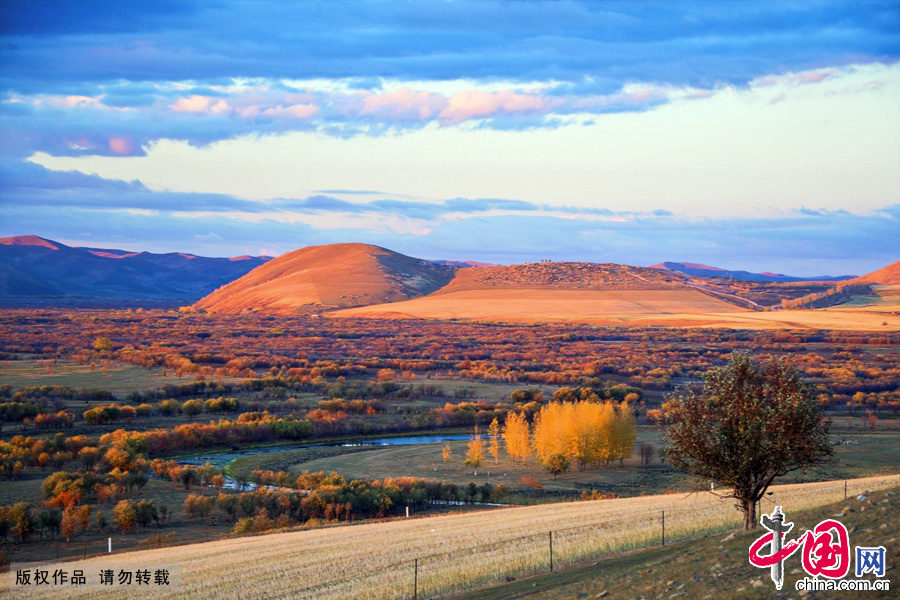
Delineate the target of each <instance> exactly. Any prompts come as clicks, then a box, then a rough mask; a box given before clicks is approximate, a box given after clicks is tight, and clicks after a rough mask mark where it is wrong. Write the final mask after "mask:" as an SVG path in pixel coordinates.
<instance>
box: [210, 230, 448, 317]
mask: <svg viewBox="0 0 900 600" xmlns="http://www.w3.org/2000/svg"><path fill="white" fill-rule="evenodd" d="M455 272H456V267H453V266H448V265H440V264H437V263H433V262H429V261H425V260H420V259H417V258H412V257H409V256H405V255H403V254H399V253H397V252H393V251H391V250H387V249H385V248H381V247H378V246H371V245H368V244H331V245H328V246H309V247H306V248H301V249H299V250H295V251H293V252H288V253H287V254H283V255H282V256H279V257H278V258H276V259H274V260H272V261H270V262H268V263H266V264H265V265H262V266H260V267H257V268H256V269H254V270H253V271H251V272H250V273H248V274H247V275H245V276H243V277H241V278H240V279H238V280H236V281H233V282H231V283H229V284H228V285H225V286H223V287H221V288H219V289H218V290H216V291H215V292H213V293H212V294H210V295H209V296H207V297H205V298H203V299H202V300H200V301H199V302H197V303H196V305H195V306H196V308H200V309H204V310H207V311H209V312H224V313H240V312H244V311H250V310H252V311H260V312H264V313H271V314H283V315H287V314H297V313H303V312H312V311H316V312H317V311H318V310H320V309H322V308H323V307H346V306H360V305H369V304H383V303H390V302H397V301H400V300H408V299H410V298H415V297H418V296H423V295H425V294H429V293H431V292H433V291H435V290H437V289H439V288H441V287H443V286H444V285H446V284H447V283H448V282H449V281H450V280H451V279H452V278H453V275H454V273H455Z"/></svg>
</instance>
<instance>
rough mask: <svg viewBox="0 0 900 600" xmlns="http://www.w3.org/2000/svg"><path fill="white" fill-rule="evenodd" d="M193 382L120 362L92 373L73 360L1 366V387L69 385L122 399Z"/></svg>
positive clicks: (193, 379)
mask: <svg viewBox="0 0 900 600" xmlns="http://www.w3.org/2000/svg"><path fill="white" fill-rule="evenodd" d="M192 381H195V378H194V377H193V376H188V377H177V376H175V374H174V373H171V372H170V373H168V374H166V375H165V376H164V375H163V370H162V369H158V368H153V369H146V368H143V367H138V366H136V365H131V364H128V363H122V362H118V361H108V362H107V363H106V364H97V365H95V367H94V368H93V369H91V365H89V364H81V363H77V362H74V361H71V360H39V359H23V360H15V361H11V360H8V361H2V362H0V385H3V384H8V385H11V386H13V387H22V386H31V385H66V386H69V387H72V388H76V389H79V388H87V389H95V388H96V389H103V390H107V391H109V392H112V393H113V394H116V395H123V394H127V393H128V392H142V391H145V390H148V389H155V388H157V387H159V386H161V385H164V384H167V383H168V384H179V383H190V382H192Z"/></svg>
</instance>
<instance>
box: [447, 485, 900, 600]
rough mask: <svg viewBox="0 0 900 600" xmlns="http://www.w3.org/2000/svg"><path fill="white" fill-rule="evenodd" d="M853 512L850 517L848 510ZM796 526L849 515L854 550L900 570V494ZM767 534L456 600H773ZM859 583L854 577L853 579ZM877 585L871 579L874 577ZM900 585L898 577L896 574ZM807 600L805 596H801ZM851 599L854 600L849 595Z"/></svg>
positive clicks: (652, 553) (815, 515)
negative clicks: (762, 556)
mask: <svg viewBox="0 0 900 600" xmlns="http://www.w3.org/2000/svg"><path fill="white" fill-rule="evenodd" d="M848 507H849V508H850V509H852V511H846V510H845V509H847V508H848ZM786 510H788V516H789V517H790V520H791V521H793V522H794V523H797V524H798V525H799V526H800V527H801V528H802V527H809V526H811V525H813V524H815V523H819V522H820V521H822V520H824V519H827V518H833V517H834V516H835V515H836V514H841V515H843V516H841V517H840V521H841V522H842V523H843V524H844V525H845V526H846V527H847V528H848V529H849V530H851V531H852V533H851V534H850V543H851V545H853V546H857V545H859V546H864V547H877V546H882V545H883V546H886V547H887V558H886V562H887V565H888V568H889V569H891V568H892V567H891V565H897V564H898V563H900V545H897V544H896V543H895V542H896V540H897V539H898V537H900V490H898V489H897V488H894V489H893V490H890V491H887V490H886V491H882V492H875V493H872V494H869V495H868V497H867V498H866V499H865V500H859V499H857V498H856V497H851V498H850V499H849V500H848V501H843V500H842V501H841V502H837V503H832V504H829V505H827V506H823V507H819V508H814V509H809V510H805V511H797V512H794V511H793V510H791V509H790V508H789V507H786ZM761 533H762V532H761V531H760V530H758V529H757V530H755V531H751V532H739V533H737V534H736V535H730V534H729V535H727V536H726V535H724V534H720V535H718V536H710V537H705V538H701V539H697V540H688V541H684V542H682V543H679V544H678V545H677V546H674V547H656V548H652V549H648V550H641V551H637V552H631V553H626V554H623V555H619V556H615V557H612V558H610V559H607V560H602V561H599V562H593V563H590V564H585V565H581V566H579V567H575V568H572V569H566V570H563V571H559V572H556V573H548V574H541V575H538V576H535V577H528V578H522V579H519V580H517V581H514V582H511V583H505V584H502V585H498V586H495V587H490V588H481V589H479V590H477V591H475V592H470V593H466V594H463V595H461V596H456V597H455V598H456V600H501V599H504V600H510V599H513V598H529V599H533V600H556V599H557V598H587V599H589V600H595V599H599V598H606V599H616V598H633V597H635V595H640V596H641V597H643V598H647V599H654V600H655V599H663V598H672V597H677V598H704V599H706V598H711V599H716V598H722V597H724V595H725V594H726V593H727V596H728V597H729V598H735V599H737V600H755V599H761V598H771V597H773V594H775V596H776V597H777V596H779V594H777V593H775V588H774V586H773V584H772V581H771V579H770V578H769V573H768V570H762V569H756V568H753V567H751V566H750V565H749V564H748V563H747V549H748V548H749V546H750V544H751V543H753V541H755V540H756V538H757V537H758V536H759V535H760V534H761ZM801 570H802V569H801V568H800V559H799V558H798V555H795V556H794V557H793V558H791V559H789V560H788V564H787V566H786V569H785V583H784V588H783V590H784V591H783V592H782V594H781V595H784V596H787V597H794V596H795V594H794V593H791V591H792V590H794V589H795V587H794V584H795V582H796V581H797V579H799V578H801V577H803V576H805V573H801V572H800V571H801ZM850 576H851V577H852V576H853V572H852V571H851V575H850ZM866 578H867V579H869V578H872V576H871V575H868V576H866ZM888 578H889V579H891V580H892V581H891V583H892V584H893V585H896V584H897V581H896V577H895V576H893V575H891V574H890V572H889V574H888ZM896 593H897V592H896V590H894V591H890V592H875V591H870V592H865V593H861V594H857V595H858V596H859V597H865V598H894V597H896ZM797 595H799V594H797ZM804 597H806V598H810V599H821V600H824V599H825V598H830V597H834V596H833V595H829V594H827V593H824V592H811V593H809V594H805V595H804ZM848 597H853V596H851V595H850V594H848Z"/></svg>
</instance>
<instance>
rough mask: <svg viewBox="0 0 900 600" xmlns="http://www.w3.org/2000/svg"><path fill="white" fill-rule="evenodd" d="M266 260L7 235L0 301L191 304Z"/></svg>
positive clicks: (0, 248)
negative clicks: (105, 300) (54, 299)
mask: <svg viewBox="0 0 900 600" xmlns="http://www.w3.org/2000/svg"><path fill="white" fill-rule="evenodd" d="M267 260H268V257H251V258H250V259H249V260H245V259H242V260H239V261H234V260H232V259H231V258H209V257H202V256H197V255H193V254H187V253H179V252H171V253H166V254H153V253H151V252H146V251H142V252H133V251H127V250H119V249H116V248H87V247H72V246H67V245H66V244H63V243H61V242H57V241H55V240H50V239H47V238H43V237H40V236H36V235H23V236H11V237H4V238H0V296H4V297H47V296H50V297H84V298H131V299H135V298H153V299H173V300H175V299H178V300H186V301H193V300H196V299H198V298H201V297H203V296H204V295H206V294H208V293H209V292H211V291H212V290H214V289H215V288H216V287H218V286H220V285H222V284H223V283H227V282H228V281H232V280H234V279H236V278H239V277H241V276H243V275H244V274H246V273H247V272H249V271H250V270H251V269H252V268H254V267H256V266H258V265H260V264H263V263H265V262H266V261H267Z"/></svg>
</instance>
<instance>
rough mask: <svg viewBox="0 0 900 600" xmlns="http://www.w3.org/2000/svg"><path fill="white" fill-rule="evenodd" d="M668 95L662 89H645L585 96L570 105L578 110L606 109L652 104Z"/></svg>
mask: <svg viewBox="0 0 900 600" xmlns="http://www.w3.org/2000/svg"><path fill="white" fill-rule="evenodd" d="M667 99H668V95H667V94H666V92H665V90H662V89H653V88H651V89H646V90H640V91H638V92H628V93H625V92H623V93H620V94H610V95H608V96H594V97H593V98H585V99H583V100H576V101H575V102H573V103H572V107H573V108H576V109H580V110H587V111H595V110H601V111H602V110H606V109H612V108H616V107H629V108H633V107H639V106H641V105H642V104H654V103H656V102H660V101H663V100H667Z"/></svg>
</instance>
